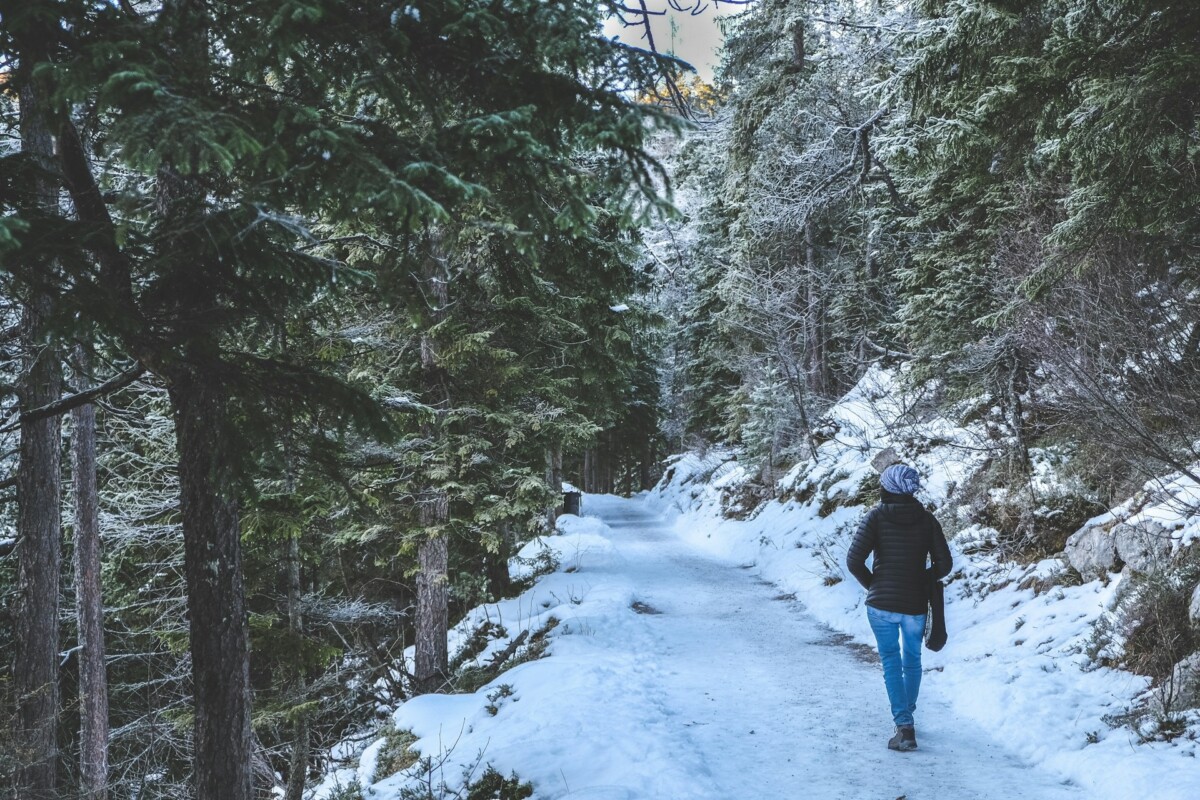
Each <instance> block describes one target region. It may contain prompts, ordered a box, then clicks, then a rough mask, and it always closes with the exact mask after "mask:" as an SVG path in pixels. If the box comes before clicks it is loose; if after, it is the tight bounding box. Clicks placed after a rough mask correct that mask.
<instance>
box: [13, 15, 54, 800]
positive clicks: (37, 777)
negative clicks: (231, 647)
mask: <svg viewBox="0 0 1200 800" xmlns="http://www.w3.org/2000/svg"><path fill="white" fill-rule="evenodd" d="M39 33H41V32H34V33H33V34H32V35H29V37H28V39H29V41H26V42H23V45H24V46H23V47H22V48H21V68H22V72H23V73H24V80H22V82H21V85H20V87H19V92H20V107H21V120H20V127H21V149H22V150H23V151H24V152H26V153H28V154H30V155H32V156H33V157H34V158H35V159H36V160H37V161H38V162H40V163H41V165H42V167H43V168H44V169H45V170H46V174H51V173H52V171H53V157H54V141H53V138H52V137H51V135H50V131H49V129H48V127H47V125H46V121H45V118H44V114H45V111H46V109H45V103H44V102H43V99H42V92H41V90H40V88H39V87H37V86H36V85H35V83H34V81H33V78H32V76H31V75H30V73H31V71H32V67H33V65H34V64H36V63H38V62H40V61H44V60H45V58H46V55H45V52H46V50H45V47H46V42H45V41H44V39H43V38H42V37H41V36H39ZM32 191H33V192H34V193H35V195H36V202H37V204H38V205H39V206H40V207H41V208H42V210H43V211H45V212H48V213H56V212H57V209H58V191H57V189H55V188H54V186H53V185H52V184H51V183H50V182H49V181H46V180H38V181H37V182H36V183H35V184H34V185H33V187H32ZM45 268H46V269H49V268H50V267H49V266H47V267H45ZM52 304H53V298H52V297H51V296H50V295H49V294H47V293H46V292H44V291H41V290H34V292H33V294H32V296H31V297H30V298H29V301H28V304H27V306H26V307H25V309H24V312H23V316H22V322H21V328H22V338H23V343H24V348H25V356H24V363H23V364H22V374H21V378H20V382H19V390H20V403H21V408H22V409H23V410H28V409H33V408H38V407H40V406H44V405H46V404H47V403H52V402H54V401H55V400H58V399H59V398H60V397H61V395H62V368H61V365H60V364H59V360H58V355H57V354H56V353H55V352H54V350H53V349H52V347H51V345H50V342H49V340H48V334H47V330H46V317H47V316H48V315H49V313H50V311H51V309H52ZM20 428H21V445H20V461H19V463H18V465H17V537H18V539H19V540H20V560H19V562H18V568H17V598H16V609H15V616H16V626H15V627H16V631H15V633H16V660H15V663H14V665H13V677H14V679H15V687H14V688H15V689H16V693H17V715H18V724H19V725H20V733H19V737H18V740H19V741H20V742H21V743H22V745H23V747H24V751H23V752H22V753H21V755H20V757H19V758H18V762H19V764H20V769H19V772H18V774H17V786H18V787H19V789H18V792H19V796H20V797H22V798H29V800H49V799H50V798H53V797H57V791H56V788H57V787H56V783H57V780H58V736H57V729H56V726H57V724H58V713H59V697H58V651H59V645H58V642H59V633H58V593H59V574H60V570H61V567H62V516H61V511H60V507H59V504H60V501H61V494H62V486H61V483H62V479H61V476H60V472H59V469H60V455H59V448H60V445H61V435H62V422H61V418H60V417H58V416H54V417H49V418H46V419H41V420H37V421H34V422H22V423H21V425H20Z"/></svg>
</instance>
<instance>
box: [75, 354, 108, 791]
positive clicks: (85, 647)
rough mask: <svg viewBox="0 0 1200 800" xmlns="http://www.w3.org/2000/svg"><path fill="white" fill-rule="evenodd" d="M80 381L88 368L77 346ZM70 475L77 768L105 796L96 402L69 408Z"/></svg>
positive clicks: (87, 786) (105, 697) (105, 722)
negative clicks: (76, 657) (76, 643)
mask: <svg viewBox="0 0 1200 800" xmlns="http://www.w3.org/2000/svg"><path fill="white" fill-rule="evenodd" d="M75 372H76V375H77V376H78V377H79V381H80V384H81V385H79V386H77V387H76V389H77V390H80V391H82V390H83V388H84V387H83V386H82V383H83V382H84V381H86V380H87V378H86V376H87V375H88V373H89V372H90V364H89V358H88V355H87V353H86V351H85V350H84V348H83V347H82V346H80V347H77V348H76V350H75ZM71 479H72V481H71V482H72V485H73V489H74V494H75V616H76V619H77V620H78V627H79V653H80V654H79V718H80V719H79V774H80V779H81V782H82V787H81V788H82V790H83V797H84V798H85V800H105V798H106V797H107V796H108V677H107V675H106V673H105V667H104V602H103V599H102V595H101V588H100V513H99V501H98V498H97V486H96V407H95V406H94V405H92V404H90V403H88V404H86V405H82V406H79V407H77V408H75V409H72V411H71Z"/></svg>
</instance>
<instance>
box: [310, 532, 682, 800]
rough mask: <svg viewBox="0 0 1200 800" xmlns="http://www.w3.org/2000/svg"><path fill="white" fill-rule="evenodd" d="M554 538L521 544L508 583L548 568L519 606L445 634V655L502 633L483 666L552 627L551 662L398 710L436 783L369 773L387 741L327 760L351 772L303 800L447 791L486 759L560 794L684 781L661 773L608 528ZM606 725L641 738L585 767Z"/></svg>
mask: <svg viewBox="0 0 1200 800" xmlns="http://www.w3.org/2000/svg"><path fill="white" fill-rule="evenodd" d="M558 529H559V531H560V535H555V536H546V537H541V538H539V539H535V540H534V541H532V542H530V543H529V544H527V545H526V546H525V547H524V548H522V549H521V551H520V552H519V553H518V555H517V557H516V558H515V559H514V560H513V564H512V572H513V573H514V575H521V574H525V575H528V574H529V571H530V570H531V569H533V568H535V567H536V566H539V565H540V566H543V567H544V566H545V565H547V564H549V565H554V571H553V572H551V573H550V574H548V575H545V576H543V577H541V578H540V579H539V580H538V581H537V583H536V584H535V585H534V586H533V588H531V589H530V590H528V591H526V592H525V593H524V594H522V595H521V596H519V597H516V598H513V599H510V600H505V601H502V602H499V603H491V604H487V605H484V606H480V607H478V608H476V609H475V610H474V611H472V612H471V613H470V614H469V615H468V616H467V617H466V618H465V619H463V620H462V622H460V623H459V624H458V625H456V626H455V627H454V629H453V630H452V631H451V635H450V652H451V653H452V654H453V653H454V652H455V651H456V650H457V649H458V648H460V647H461V646H462V645H463V644H464V643H465V642H466V641H467V640H468V639H469V638H470V636H471V634H472V633H473V632H474V631H475V630H477V629H478V628H479V626H480V625H482V624H483V623H485V622H491V623H494V624H495V625H497V626H500V627H501V628H502V629H503V632H504V633H503V635H501V636H499V637H498V638H495V639H493V640H492V641H490V642H489V643H488V645H487V647H485V648H484V650H483V651H482V652H481V653H480V654H479V655H478V656H477V657H476V658H475V659H473V662H474V663H479V664H483V663H486V662H488V661H489V660H490V659H491V657H492V656H493V655H495V654H496V653H498V652H500V651H502V650H504V649H505V647H507V645H508V644H509V643H510V642H511V641H512V640H513V639H514V638H516V637H517V636H519V635H520V634H521V632H523V631H529V632H531V633H532V632H536V631H538V630H540V629H544V628H546V627H547V625H548V624H550V623H551V620H557V625H556V626H555V627H553V629H552V630H551V631H549V633H548V638H549V646H548V648H547V651H546V655H547V656H548V657H546V658H542V659H536V660H531V661H527V662H525V663H521V664H519V665H518V666H516V667H513V668H511V669H509V670H508V671H506V672H504V673H502V674H501V675H500V676H499V677H498V678H496V679H495V680H493V681H492V682H490V683H488V684H487V685H486V686H484V687H482V688H480V689H479V690H478V691H476V692H474V693H471V694H455V695H447V694H429V695H422V696H420V697H416V698H413V699H411V700H409V701H407V702H405V703H403V704H401V705H399V706H398V707H397V708H396V709H395V710H394V712H393V714H392V717H393V720H394V723H395V726H396V728H397V729H400V730H406V729H407V730H410V731H412V733H413V734H414V735H415V736H416V737H417V742H416V744H415V745H414V748H415V749H416V750H418V751H419V752H420V754H421V755H423V756H427V757H429V759H431V762H432V765H433V768H432V776H431V775H430V773H429V772H428V771H427V772H426V773H425V774H423V775H422V774H420V770H419V769H417V768H414V769H411V770H407V771H405V772H401V773H399V774H396V775H376V774H375V763H376V758H377V757H378V754H379V750H380V748H381V747H382V746H383V743H384V739H383V738H382V737H380V738H378V739H375V740H374V741H370V742H369V743H368V742H360V743H359V744H358V745H357V746H355V745H344V746H343V752H342V753H340V754H335V755H340V756H342V757H343V758H344V759H345V760H346V761H347V762H348V764H349V766H345V767H343V768H341V769H339V770H336V771H334V772H331V773H330V774H329V775H327V776H326V777H325V779H324V781H323V782H322V783H321V785H320V786H319V787H318V788H317V789H316V790H315V791H313V792H312V793H311V794H310V798H311V800H324V799H325V798H328V797H330V796H331V795H332V794H333V793H334V792H335V791H337V789H338V788H339V787H345V786H348V785H350V784H351V782H352V781H357V782H358V784H359V786H361V787H362V788H363V796H364V797H365V798H371V799H372V800H376V799H378V800H394V799H395V798H398V797H399V796H400V791H401V789H402V788H403V787H406V786H408V787H414V786H419V785H421V781H425V780H429V779H430V777H432V780H433V782H434V785H435V786H436V785H439V784H441V783H445V784H446V786H448V787H450V789H451V790H455V789H457V788H459V787H461V786H462V784H463V783H464V776H470V777H472V778H478V777H479V776H480V775H481V774H482V772H483V771H484V768H485V766H486V765H487V764H488V763H490V762H495V763H497V764H501V765H516V768H517V771H518V773H519V776H520V778H521V780H522V781H532V782H533V783H534V785H535V786H541V785H560V786H561V785H563V783H564V780H567V781H569V784H573V785H576V786H593V787H603V786H604V785H606V784H613V783H619V782H625V781H627V780H628V775H629V771H630V770H631V769H633V770H637V769H642V770H644V771H645V773H646V774H645V775H644V776H643V779H644V781H645V785H646V786H648V787H653V786H656V785H662V786H669V785H671V786H673V785H678V782H679V781H680V780H685V779H686V772H687V769H688V767H687V765H686V764H678V765H677V766H676V767H673V768H669V769H667V770H666V772H672V771H674V772H679V773H680V774H679V775H671V776H668V775H666V774H664V768H663V765H664V764H671V763H672V762H673V761H674V760H676V759H673V758H672V754H671V753H670V752H668V750H669V742H670V737H665V736H662V735H661V734H662V730H661V726H662V725H663V722H662V720H661V715H660V714H658V713H656V710H655V705H654V704H653V703H652V702H650V701H649V699H648V698H647V697H642V696H639V692H640V691H641V690H640V689H639V688H638V687H639V683H638V682H637V681H633V680H631V676H634V675H637V674H639V672H640V671H642V667H643V665H641V664H639V661H638V657H637V655H636V654H637V650H638V647H637V646H638V643H639V641H642V642H645V641H646V637H648V636H650V634H649V633H648V632H647V630H646V627H645V619H644V617H642V616H640V615H638V614H637V613H636V612H635V611H634V610H633V609H632V608H631V606H632V604H633V601H634V597H635V587H634V586H633V585H632V583H631V582H630V581H629V580H628V579H626V578H625V577H624V576H623V575H621V572H622V567H623V564H624V561H623V559H622V557H621V555H620V554H619V553H618V551H617V550H616V549H615V548H614V547H613V545H612V542H611V541H610V539H609V538H608V536H607V535H606V534H609V533H610V531H609V529H608V527H607V526H606V525H605V524H604V523H603V522H601V521H600V520H598V519H595V518H590V517H584V518H580V517H576V516H572V515H564V516H562V517H560V519H559V521H558ZM531 565H533V566H531ZM599 576H603V580H597V578H598V577H599ZM614 639H616V640H621V641H627V642H628V643H629V645H630V646H629V648H628V649H620V650H617V649H614V648H613V647H612V646H611V645H610V644H606V643H604V642H611V641H612V640H614ZM602 640H604V641H603V642H602ZM408 655H409V656H410V657H411V650H410V652H409V654H408ZM614 698H620V699H621V702H620V703H614V702H613V700H614ZM610 727H617V728H621V729H628V730H637V731H642V732H643V734H642V735H641V736H640V737H639V738H637V739H634V740H630V741H628V742H624V743H622V744H621V745H620V746H619V748H618V750H619V751H620V752H621V753H623V754H624V756H626V758H618V759H594V758H590V757H589V753H588V751H587V742H588V738H589V736H596V735H603V734H602V732H603V731H605V730H607V729H609V728H610ZM364 744H365V747H364ZM609 752H611V750H610V751H609ZM355 754H357V755H355ZM639 765H640V766H639ZM618 777H621V780H620V781H618V780H617V778H618ZM422 796H424V795H422ZM539 796H540V795H539ZM574 796H575V795H572V797H574ZM587 796H589V797H592V796H595V797H596V798H597V800H601V798H607V797H610V796H611V797H612V798H617V797H625V795H617V794H613V795H604V794H596V795H590V794H589V795H587ZM648 796H657V795H648Z"/></svg>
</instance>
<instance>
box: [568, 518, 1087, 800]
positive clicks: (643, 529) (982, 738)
mask: <svg viewBox="0 0 1200 800" xmlns="http://www.w3.org/2000/svg"><path fill="white" fill-rule="evenodd" d="M585 513H586V514H589V515H597V516H599V517H600V518H601V519H603V520H604V521H605V522H606V523H607V524H608V525H609V526H610V527H611V528H612V538H613V543H614V545H615V546H616V548H617V550H618V551H619V552H620V554H621V556H622V557H623V558H621V559H620V561H619V562H618V564H617V565H614V566H611V567H608V568H606V570H605V571H612V572H614V573H616V572H622V571H623V572H624V573H625V574H624V575H617V574H613V575H611V576H610V577H611V579H614V580H619V579H622V578H624V579H627V580H628V581H629V582H630V583H631V584H632V586H633V587H634V589H635V593H636V597H637V599H638V600H639V601H640V602H641V603H644V604H646V605H647V606H650V607H651V609H652V610H653V611H657V612H660V613H657V614H655V613H646V614H643V615H642V620H644V625H645V626H646V631H645V632H646V633H647V634H648V635H646V636H638V637H637V641H636V644H637V647H638V652H637V653H636V658H637V661H638V662H639V663H640V665H641V669H639V670H638V672H637V679H638V680H639V682H641V683H642V684H643V685H641V686H637V687H633V686H630V687H628V688H629V689H630V691H629V692H628V696H629V697H633V698H641V702H643V703H646V704H648V705H650V706H652V707H653V708H654V709H655V711H656V714H657V715H658V716H660V717H661V718H662V719H661V720H660V722H663V723H665V724H659V725H656V726H655V727H656V730H657V731H658V735H659V736H662V735H668V736H670V737H672V738H673V739H675V741H673V742H671V743H670V746H669V749H670V751H671V752H673V753H674V754H675V755H676V757H677V759H678V760H677V763H676V766H683V765H687V769H688V771H690V773H691V774H690V777H691V778H692V780H691V781H689V782H688V783H689V784H690V785H688V786H686V787H685V786H683V785H680V786H679V788H678V789H677V790H676V791H677V792H679V793H678V794H676V793H675V792H672V795H673V797H675V798H679V800H683V798H685V797H687V798H697V800H699V798H713V800H717V799H718V798H719V799H720V800H731V799H732V798H754V799H755V800H772V799H774V798H778V799H779V800H783V799H784V798H819V799H820V800H835V799H836V798H847V799H848V800H850V799H853V800H866V799H867V798H887V799H888V800H894V798H899V797H906V798H908V800H920V799H921V798H931V799H932V798H939V799H941V800H973V799H975V798H979V799H982V798H997V799H998V798H1014V797H1020V798H1027V799H1033V798H1066V797H1080V796H1082V792H1080V791H1079V790H1078V789H1075V788H1073V787H1069V786H1064V785H1062V784H1061V783H1060V782H1059V780H1058V779H1057V778H1054V777H1052V776H1049V775H1047V774H1045V773H1042V772H1039V771H1037V770H1034V769H1031V768H1029V767H1027V766H1026V765H1024V764H1022V763H1021V762H1019V761H1018V760H1016V759H1014V758H1013V757H1012V756H1010V755H1008V754H1007V753H1006V752H1005V750H1004V749H1003V748H1002V747H1001V746H1000V745H998V744H997V743H996V742H993V741H990V740H989V739H988V738H987V736H986V735H985V734H984V733H983V732H981V731H979V730H978V729H977V728H976V727H975V726H974V725H973V724H971V723H968V722H965V721H963V720H961V719H957V718H956V717H955V715H954V714H953V713H952V712H951V710H950V709H949V708H948V707H947V705H946V704H945V702H943V701H941V700H940V698H939V696H938V691H937V683H938V680H937V679H938V676H937V674H936V673H932V674H927V675H926V680H925V682H924V686H923V687H922V696H921V703H920V705H919V707H918V710H917V726H918V727H917V731H918V738H919V742H920V750H919V751H917V752H916V753H912V754H899V753H893V752H891V751H888V750H887V749H886V747H885V741H886V739H887V737H888V736H889V735H890V733H891V720H890V715H889V713H888V711H887V702H886V698H885V694H884V689H883V680H882V675H881V672H880V668H879V666H878V664H877V663H873V661H872V660H871V659H873V654H871V653H870V652H869V651H866V650H865V648H857V647H854V646H850V647H847V646H845V645H843V644H841V643H839V641H838V640H837V638H836V637H834V636H832V635H831V634H830V632H829V631H827V630H826V629H823V628H822V627H820V626H819V625H818V624H817V623H815V622H814V621H813V620H812V619H811V618H810V617H809V616H808V615H807V614H806V613H805V612H804V610H803V608H802V607H801V606H800V605H799V604H798V603H796V602H795V601H794V600H790V599H787V598H780V597H778V592H777V591H776V590H775V589H773V588H772V587H771V586H770V585H767V584H764V583H763V582H762V581H760V580H757V579H756V578H755V577H754V575H753V574H752V573H751V572H750V571H748V570H744V569H738V568H736V567H734V566H730V565H729V564H727V563H724V562H721V561H718V560H715V559H712V558H710V557H708V556H706V555H703V554H700V553H698V552H697V551H695V550H694V549H692V548H691V547H689V546H688V545H686V544H684V543H682V542H681V541H680V540H679V539H678V538H677V537H676V536H675V535H674V534H673V533H672V532H671V531H670V529H669V528H668V527H667V526H666V525H665V524H664V523H663V522H662V521H661V520H660V519H659V518H658V517H657V516H656V515H655V514H654V513H653V509H651V508H648V507H647V506H646V505H645V504H644V503H643V502H641V501H638V500H623V499H620V498H615V497H597V496H589V497H588V498H587V505H586V508H585ZM604 579H605V577H604V575H603V574H601V572H600V571H592V572H591V573H590V574H589V580H591V581H601V580H604ZM596 635H598V636H599V635H603V631H597V633H596ZM612 644H613V645H617V644H618V643H616V642H613V643H612ZM614 702H616V701H615V699H614ZM625 718H626V717H624V716H623V715H621V714H619V713H614V714H613V715H612V720H613V723H614V724H617V725H619V723H620V722H621V720H622V719H625ZM630 719H631V720H632V721H637V720H638V719H641V717H639V716H637V715H634V716H632V717H630ZM639 734H640V731H637V730H621V729H619V727H618V728H616V729H610V730H606V731H604V738H605V739H606V740H613V741H618V742H620V741H626V742H636V741H638V740H639V738H640V736H639ZM664 744H666V743H664ZM596 755H597V756H600V753H597V754H596ZM639 774H640V770H637V769H632V770H630V771H629V780H630V782H629V783H628V784H625V786H624V789H625V790H626V791H619V790H617V787H616V786H614V785H613V784H612V783H609V784H608V787H607V789H605V790H602V791H601V792H589V791H586V790H585V791H576V792H574V793H568V794H566V795H565V796H566V797H580V798H582V797H596V798H600V797H604V798H608V797H613V798H616V797H628V798H642V797H646V798H657V797H664V800H665V796H664V795H663V792H664V791H666V790H667V789H666V786H659V787H658V788H657V789H654V790H648V789H647V787H645V786H644V785H641V786H639V785H638V781H639V780H642V779H643V778H640V777H639ZM608 780H610V781H611V780H612V778H611V777H609V778H608Z"/></svg>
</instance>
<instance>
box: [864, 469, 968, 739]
mask: <svg viewBox="0 0 1200 800" xmlns="http://www.w3.org/2000/svg"><path fill="white" fill-rule="evenodd" d="M879 481H880V484H881V486H882V500H881V502H880V503H879V505H877V506H875V507H874V508H873V509H871V511H870V512H868V513H867V516H866V517H865V518H863V521H862V523H861V524H859V526H858V533H857V534H856V535H855V536H854V543H853V544H852V545H850V552H849V553H848V554H847V555H846V567H847V568H848V569H849V570H850V572H851V574H853V575H854V577H855V578H857V579H858V582H859V583H861V584H862V585H863V587H864V588H865V589H866V590H867V619H868V621H870V623H871V630H873V631H874V632H875V640H876V641H877V642H878V643H879V659H880V661H882V662H883V682H884V684H885V685H886V686H887V693H888V699H889V700H890V701H891V704H892V719H893V720H894V721H895V723H896V735H895V736H893V737H892V738H891V739H890V740H889V741H888V747H889V748H891V749H892V750H901V751H907V750H916V749H917V734H916V728H915V726H914V724H913V712H914V711H915V710H916V708H917V694H918V693H919V692H920V689H921V637H922V635H923V634H924V633H925V610H926V607H927V606H928V603H929V582H928V576H927V575H926V570H925V559H926V556H929V557H930V558H931V559H932V561H933V577H934V578H935V579H940V578H943V577H945V576H946V575H947V574H949V572H950V568H951V567H952V565H953V559H952V558H951V556H950V548H949V547H948V546H947V545H946V537H945V536H944V535H943V533H942V526H941V525H940V524H939V523H938V521H937V519H935V518H934V516H933V514H930V513H929V511H927V510H926V509H925V507H924V506H923V505H921V504H920V503H919V502H918V501H917V499H916V498H915V497H913V494H914V493H915V492H916V491H917V490H918V489H920V488H921V478H920V476H919V475H918V474H917V471H916V470H915V469H913V468H912V467H909V466H905V465H904V464H893V465H892V466H890V467H888V468H887V469H885V470H884V471H883V474H881V475H880V476H879ZM872 553H874V554H875V558H874V560H873V562H872V568H868V567H867V563H866V562H867V556H868V555H871V554H872Z"/></svg>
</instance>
